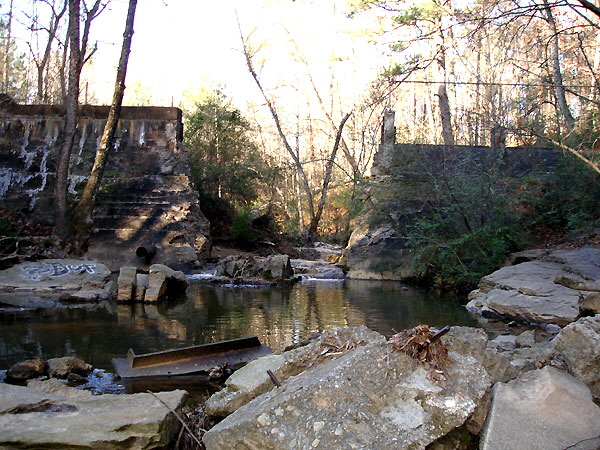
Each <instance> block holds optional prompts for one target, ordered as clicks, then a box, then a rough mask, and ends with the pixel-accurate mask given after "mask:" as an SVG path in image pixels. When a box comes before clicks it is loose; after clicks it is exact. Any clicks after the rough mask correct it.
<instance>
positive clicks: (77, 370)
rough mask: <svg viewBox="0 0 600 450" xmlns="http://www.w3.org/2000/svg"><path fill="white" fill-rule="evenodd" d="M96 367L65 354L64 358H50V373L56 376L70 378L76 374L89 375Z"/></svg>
mask: <svg viewBox="0 0 600 450" xmlns="http://www.w3.org/2000/svg"><path fill="white" fill-rule="evenodd" d="M93 370H94V367H92V366H91V365H90V364H87V363H86V362H84V361H82V360H81V359H79V358H76V357H74V356H64V357H62V358H51V359H49V360H48V375H49V376H51V377H55V378H63V379H64V378H68V377H69V375H72V374H75V375H79V376H81V377H87V376H88V375H89V374H90V373H91V372H92V371H93Z"/></svg>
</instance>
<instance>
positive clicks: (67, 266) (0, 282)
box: [0, 259, 111, 306]
mask: <svg viewBox="0 0 600 450" xmlns="http://www.w3.org/2000/svg"><path fill="white" fill-rule="evenodd" d="M110 275H111V272H110V270H109V268H108V267H106V266H105V265H104V264H100V263H97V262H95V261H82V260H75V259H45V260H41V261H30V262H25V263H22V264H17V265H15V266H13V267H11V268H10V269H6V270H2V271H0V296H1V297H2V301H3V302H5V300H4V294H2V292H6V293H9V294H12V295H8V296H7V297H10V299H8V300H7V301H6V302H10V304H15V305H18V304H19V303H18V302H19V299H18V298H17V297H15V296H14V294H15V293H28V294H29V295H32V296H34V297H37V298H38V299H39V300H40V302H42V303H43V302H44V301H45V302H46V303H48V300H51V299H54V300H58V299H61V298H64V299H71V300H73V299H76V300H79V301H86V300H87V301H93V302H95V301H96V300H97V299H99V298H100V297H101V296H102V295H103V293H104V292H105V288H106V286H107V284H108V283H109V282H110ZM82 290H83V292H81V293H79V292H80V291H82ZM22 301H24V302H25V304H24V306H27V304H26V303H27V300H26V299H22ZM15 302H16V303H15ZM38 303H39V302H38Z"/></svg>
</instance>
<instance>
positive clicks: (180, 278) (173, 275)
mask: <svg viewBox="0 0 600 450" xmlns="http://www.w3.org/2000/svg"><path fill="white" fill-rule="evenodd" d="M158 272H162V273H164V274H165V276H166V277H167V279H168V280H169V284H170V287H177V288H180V289H185V288H186V287H187V285H188V281H187V279H186V278H185V274H184V273H183V272H182V271H180V270H173V269H171V268H170V267H168V266H165V265H164V264H152V265H151V266H150V270H149V273H150V275H151V274H153V273H158Z"/></svg>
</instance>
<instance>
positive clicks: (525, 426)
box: [479, 367, 600, 450]
mask: <svg viewBox="0 0 600 450" xmlns="http://www.w3.org/2000/svg"><path fill="white" fill-rule="evenodd" d="M599 430H600V407H598V406H597V405H595V404H594V402H593V401H592V397H591V395H590V391H589V389H588V388H587V387H586V386H585V385H584V384H583V383H581V382H580V381H578V380H576V379H575V378H573V377H572V376H571V375H569V374H567V373H564V372H560V371H558V370H556V369H554V368H552V367H544V368H543V369H541V370H534V371H531V372H527V373H526V374H524V375H522V376H521V377H520V378H519V379H517V380H514V381H512V382H509V383H508V384H504V383H498V384H497V385H496V386H495V387H494V389H493V401H492V406H491V409H490V412H489V415H488V420H487V423H486V426H485V428H484V430H483V434H482V438H481V441H480V447H479V448H480V449H482V450H499V449H507V450H508V449H525V448H526V449H530V450H562V449H565V448H577V449H588V450H591V449H596V448H598V445H599V444H600V438H599V437H598V433H599ZM588 439H590V440H589V441H586V442H582V441H585V440H588ZM578 442H580V443H581V445H578V446H574V445H575V444H577V443H578ZM572 446H574V447H572Z"/></svg>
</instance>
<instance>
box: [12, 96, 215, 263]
mask: <svg viewBox="0 0 600 450" xmlns="http://www.w3.org/2000/svg"><path fill="white" fill-rule="evenodd" d="M108 109H109V108H108V107H107V106H82V107H81V109H80V116H79V125H78V129H77V136H76V138H75V144H74V148H73V152H72V156H71V169H70V178H69V180H70V184H69V194H70V196H71V198H70V201H75V200H76V198H77V196H78V193H79V192H80V191H81V189H82V187H83V185H84V183H85V181H86V179H87V176H88V175H89V173H90V170H91V167H92V163H93V161H94V156H95V152H96V148H97V146H98V143H99V141H100V137H101V135H102V131H103V128H104V123H105V121H106V117H107V116H108ZM63 116H64V112H63V111H62V109H61V108H58V107H55V106H49V105H17V104H14V103H5V104H3V105H0V208H6V209H9V210H12V211H19V212H21V213H24V214H25V215H26V216H27V217H28V218H29V219H31V220H35V221H38V222H41V223H44V224H52V223H54V199H53V189H54V184H55V179H56V159H57V158H56V156H57V152H58V149H59V148H60V146H61V145H62V140H63ZM182 136H183V125H182V114H181V110H179V109H178V108H165V107H124V108H123V110H122V112H121V118H120V120H119V125H118V128H117V132H116V135H115V140H114V148H113V149H112V152H111V155H110V158H109V162H108V165H107V167H106V170H105V173H104V180H103V184H102V187H101V189H100V192H99V193H98V198H97V207H96V210H95V214H94V227H93V234H92V238H91V241H90V245H89V250H88V256H89V257H90V258H92V259H97V260H99V261H102V262H104V263H106V264H107V265H108V266H109V267H110V268H111V269H113V270H117V269H118V268H119V267H121V266H123V265H134V266H143V265H145V264H148V262H149V261H147V259H148V258H139V257H138V256H136V250H138V249H139V248H155V249H156V253H155V255H153V259H152V262H153V263H157V262H160V263H163V264H166V265H169V266H171V267H173V268H176V269H185V268H191V267H194V265H197V264H198V261H199V260H202V259H204V258H206V257H207V256H208V254H209V249H210V241H209V223H208V220H207V219H206V218H205V217H204V215H203V214H202V212H201V210H200V205H199V202H198V194H197V191H196V190H195V189H194V186H193V183H192V180H191V176H190V167H189V156H188V151H187V149H186V148H185V147H183V145H182V144H181V140H182Z"/></svg>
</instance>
